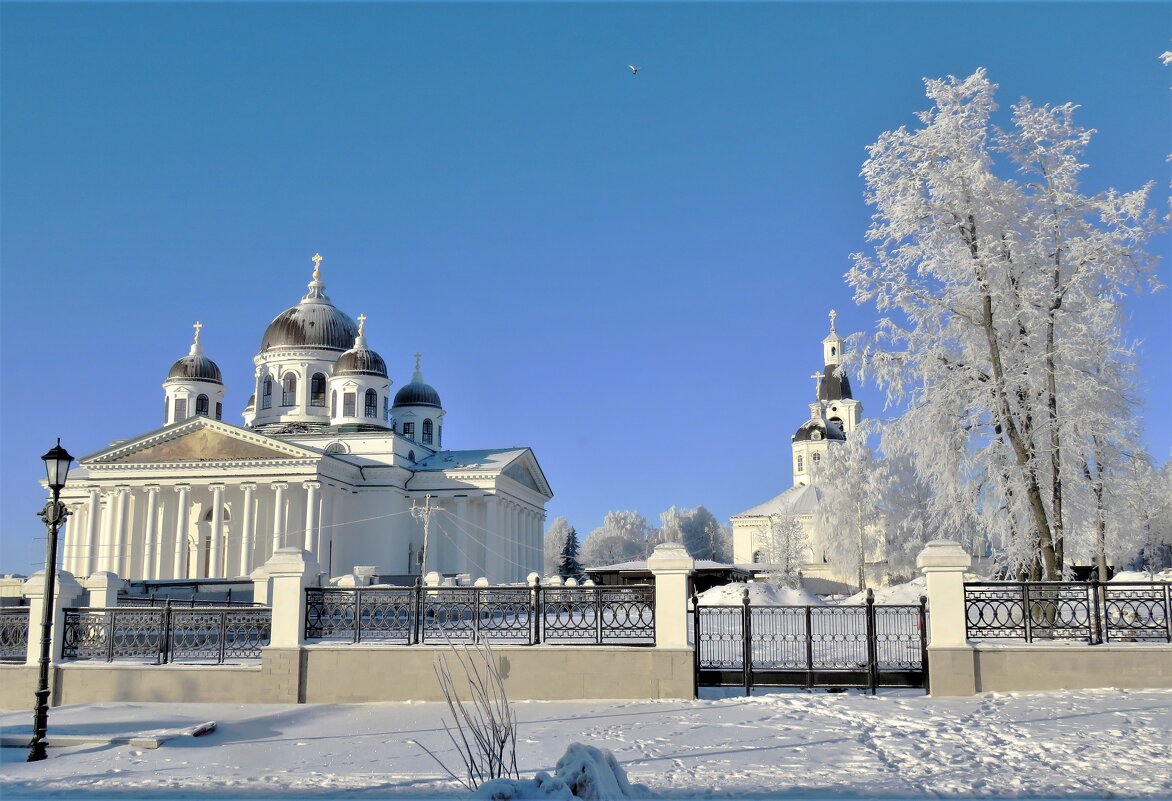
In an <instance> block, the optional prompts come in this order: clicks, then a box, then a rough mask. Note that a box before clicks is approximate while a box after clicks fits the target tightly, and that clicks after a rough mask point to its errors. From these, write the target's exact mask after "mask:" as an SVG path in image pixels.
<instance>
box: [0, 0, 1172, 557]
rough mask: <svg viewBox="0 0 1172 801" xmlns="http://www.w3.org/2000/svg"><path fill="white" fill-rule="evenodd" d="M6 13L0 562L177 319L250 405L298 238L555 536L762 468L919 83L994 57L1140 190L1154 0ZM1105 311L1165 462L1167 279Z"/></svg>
mask: <svg viewBox="0 0 1172 801" xmlns="http://www.w3.org/2000/svg"><path fill="white" fill-rule="evenodd" d="M0 23H2V25H0V28H2V31H0V36H2V39H0V45H2V48H0V49H2V63H0V68H2V75H0V82H2V83H0V88H2V92H3V94H2V112H3V113H2V115H0V116H2V123H0V124H2V129H0V134H2V139H0V147H2V153H0V156H2V164H0V168H2V172H0V195H2V197H0V200H2V212H3V215H2V223H0V224H2V230H0V234H2V237H0V243H2V245H0V246H2V251H0V257H2V267H3V273H2V277H3V282H2V285H0V312H2V314H0V326H2V328H0V334H2V339H0V348H2V352H0V357H2V362H3V373H2V377H3V383H2V387H0V404H2V405H0V505H2V508H0V547H2V552H0V570H2V571H18V572H24V573H28V572H31V571H32V570H34V569H35V568H36V566H37V563H38V561H40V560H42V559H43V547H44V546H43V526H42V525H41V523H40V521H39V520H37V518H36V517H34V513H35V511H36V510H37V509H38V508H39V507H40V505H41V504H42V503H43V500H44V496H43V493H42V491H41V490H40V488H39V487H38V486H37V484H36V481H37V479H38V478H39V477H43V472H42V469H41V463H40V461H39V458H38V457H39V456H40V455H41V454H42V453H43V452H44V451H45V450H46V449H48V447H49V446H51V445H52V444H53V442H54V438H55V437H58V436H59V437H61V442H62V444H63V445H65V446H66V447H67V448H68V449H69V450H70V451H72V452H73V453H74V454H76V455H79V456H80V455H86V454H89V453H92V452H94V451H96V450H98V449H100V448H102V447H103V446H105V445H106V444H108V443H109V442H110V441H111V440H114V439H123V438H127V437H131V436H134V435H137V434H140V433H143V432H145V431H149V430H151V429H153V428H155V427H157V426H158V425H159V424H160V423H161V417H162V389H161V388H160V384H161V382H162V381H163V379H164V377H165V376H166V372H167V369H168V368H169V366H170V365H171V363H172V362H173V361H174V360H175V359H177V358H178V357H180V356H182V355H184V354H185V353H186V350H187V347H188V344H189V342H190V338H191V324H192V323H193V322H194V321H195V320H197V319H198V320H200V321H202V322H203V323H204V325H205V328H204V329H203V342H204V345H205V348H206V350H207V353H208V355H209V356H211V357H212V358H213V359H215V360H216V361H217V362H218V363H219V365H220V367H221V368H222V370H223V373H224V379H225V383H226V385H227V387H228V393H227V397H226V402H225V413H224V416H225V419H226V420H228V421H229V422H233V423H237V424H238V423H239V422H240V417H239V412H240V410H241V409H242V408H243V406H244V404H245V402H246V400H247V398H248V395H249V393H250V386H251V383H252V363H251V358H252V356H253V355H254V354H255V353H256V350H257V348H258V347H259V344H260V338H261V334H262V333H263V331H264V329H265V326H266V325H267V324H268V322H269V320H270V319H272V317H274V316H275V315H276V314H278V313H279V312H280V311H282V310H283V309H284V308H286V307H288V306H290V305H292V304H294V303H295V302H296V301H297V300H298V299H299V298H300V296H301V295H302V293H303V292H304V289H305V283H306V282H307V281H308V279H309V273H310V270H311V265H310V262H309V257H310V256H311V255H312V254H313V253H314V252H315V251H321V253H322V254H323V255H324V256H325V262H324V264H323V272H324V278H325V280H326V282H327V283H328V285H329V293H330V295H331V296H332V298H333V299H334V301H335V303H336V304H337V305H339V306H340V307H341V308H343V309H345V310H346V311H347V312H349V313H350V314H351V315H352V316H356V315H358V314H359V313H360V312H361V313H365V314H366V315H367V316H368V317H369V321H368V323H367V333H368V335H369V339H370V342H371V346H372V347H374V348H375V349H377V350H378V351H379V352H380V353H381V354H382V355H383V356H384V358H385V359H386V360H387V363H388V365H389V367H390V370H391V376H392V378H393V379H394V381H395V383H396V385H400V386H401V385H402V384H403V383H404V382H405V381H408V380H410V370H411V354H412V353H414V352H415V351H416V350H419V351H422V352H423V353H424V370H425V373H426V377H427V379H428V381H429V382H430V383H432V384H433V385H435V386H436V388H437V389H438V390H439V391H440V393H441V395H442V396H443V400H444V405H445V407H446V408H447V410H448V416H447V418H446V421H445V422H446V426H445V432H444V435H445V443H446V444H447V445H448V446H450V447H453V448H461V447H466V448H481V447H497V446H512V445H530V446H532V447H533V448H534V450H535V452H536V454H537V457H538V459H539V461H540V462H541V465H542V467H543V468H544V470H545V472H546V474H547V476H548V478H549V480H550V482H551V484H552V486H553V488H554V491H555V493H556V497H555V498H554V500H553V501H552V503H550V505H549V507H548V510H549V513H550V517H551V519H552V517H553V516H557V515H566V516H567V517H568V518H569V519H570V521H571V522H572V523H573V524H574V525H576V526H577V527H578V529H579V531H581V532H582V533H583V534H585V533H586V532H588V531H589V530H590V529H592V528H594V527H595V526H597V525H598V524H599V523H600V522H601V519H602V517H603V515H604V514H605V513H606V511H607V510H609V509H620V508H634V509H637V510H639V511H640V512H642V513H643V514H645V515H647V517H648V518H650V519H652V520H655V519H656V517H657V515H658V513H659V512H660V511H662V510H663V509H665V508H667V507H668V506H669V505H671V504H678V505H684V506H694V505H696V504H705V505H707V506H708V508H709V509H711V510H712V511H713V513H715V514H716V515H717V516H718V517H719V518H721V519H724V520H727V518H728V517H729V516H730V515H732V514H735V513H736V512H738V511H741V510H743V509H745V508H747V507H749V506H752V505H754V504H757V503H759V502H761V501H763V500H765V499H767V498H769V497H771V496H772V495H774V494H775V493H777V492H779V491H781V490H782V489H784V488H786V487H787V486H789V483H790V473H789V437H790V435H791V434H792V433H793V430H794V429H795V428H796V427H797V426H798V425H799V424H800V423H801V422H802V421H803V420H804V419H805V417H806V415H807V414H808V410H807V403H808V402H809V400H810V398H811V396H812V392H813V384H812V381H811V380H810V379H809V378H808V377H807V376H809V375H810V373H811V372H812V371H813V370H814V369H816V368H817V367H818V366H819V361H820V358H821V350H820V345H819V340H820V339H821V337H822V336H823V335H824V331H825V327H826V312H827V310H828V309H830V308H831V307H833V308H836V309H837V310H838V311H839V317H838V321H839V330H840V331H841V332H843V333H847V332H850V331H855V330H860V329H868V328H870V327H871V326H872V325H873V322H874V312H873V310H872V309H869V308H859V307H856V306H855V305H854V304H853V302H852V300H851V297H850V293H849V291H848V290H847V288H846V286H845V285H844V284H843V282H842V274H843V273H844V272H845V270H846V269H847V268H848V266H849V254H850V253H851V252H852V251H856V250H860V249H863V248H864V246H865V243H864V239H863V235H864V232H865V230H866V227H867V224H868V219H869V214H870V212H869V210H868V208H867V207H866V205H865V204H864V202H863V198H862V182H861V179H860V178H859V177H858V172H859V168H860V166H861V164H862V161H863V159H864V157H865V152H864V149H865V147H866V146H867V145H868V144H870V143H871V142H873V141H874V140H875V139H876V138H877V137H878V135H879V134H880V133H881V132H883V131H884V130H887V129H891V128H894V127H896V126H899V125H901V124H913V123H914V118H913V113H914V112H915V111H917V110H920V109H923V108H925V107H926V105H927V101H926V99H925V98H924V96H923V86H922V83H921V79H922V78H923V77H925V76H930V77H938V76H943V75H947V74H957V75H962V74H963V75H967V74H969V73H971V72H972V71H973V70H974V69H976V68H977V67H981V66H984V67H987V68H988V70H989V75H990V78H991V79H992V80H994V81H996V82H997V83H999V84H1000V85H1001V91H1000V94H999V97H1000V99H1001V102H1002V105H1003V106H1008V105H1009V103H1011V102H1013V101H1015V100H1016V99H1017V98H1019V97H1021V96H1023V95H1024V96H1029V97H1030V98H1032V99H1033V100H1035V101H1037V102H1054V103H1060V102H1066V101H1074V102H1077V103H1079V104H1081V105H1082V107H1083V108H1082V111H1081V115H1080V118H1081V121H1082V123H1083V124H1085V125H1087V126H1090V127H1094V128H1097V129H1099V131H1100V132H1101V133H1100V134H1099V135H1098V136H1097V137H1096V139H1095V141H1094V144H1093V145H1092V147H1091V150H1090V153H1089V156H1088V160H1089V161H1090V162H1091V164H1092V165H1093V169H1091V170H1090V171H1089V173H1088V175H1087V181H1088V184H1089V187H1090V188H1091V189H1098V188H1103V187H1106V186H1116V187H1119V188H1121V189H1131V188H1135V187H1138V186H1140V185H1142V184H1143V183H1145V182H1147V181H1150V180H1155V181H1156V182H1157V184H1158V189H1157V192H1158V193H1159V194H1160V195H1163V193H1164V192H1165V188H1166V187H1167V185H1168V172H1169V170H1168V164H1167V162H1166V161H1165V157H1166V154H1167V153H1168V151H1169V150H1170V149H1172V145H1170V144H1169V143H1170V133H1172V112H1170V103H1169V100H1170V94H1169V84H1170V83H1172V70H1169V69H1168V68H1165V67H1162V66H1161V65H1160V63H1159V61H1158V59H1157V57H1158V55H1159V54H1160V53H1161V52H1162V51H1164V50H1166V49H1168V48H1169V46H1170V42H1169V32H1170V30H1172V8H1170V7H1169V6H1168V5H1167V4H1147V5H1124V4H1118V3H1111V4H1106V3H1104V4H1076V5H1059V4H1033V5H1013V4H990V5H982V4H977V3H963V4H954V5H936V4H912V5H894V4H867V5H848V4H834V5H812V4H803V5H798V4H760V5H758V4H751V5H720V6H714V5H684V4H654V5H530V4H518V5H475V6H465V5H370V4H362V5H316V4H296V5H228V4H224V5H219V4H215V5H190V6H189V5H166V6H158V5H137V4H131V5H85V6H75V5H16V4H12V3H5V4H4V5H3V7H2V8H0ZM628 63H635V64H640V65H642V66H643V67H644V70H643V71H642V72H640V73H639V75H638V76H634V77H632V75H631V74H630V72H629V71H628V70H627V66H626V65H627V64H628ZM1157 207H1158V208H1163V201H1162V200H1160V201H1157ZM1155 249H1156V251H1157V252H1159V253H1161V254H1163V255H1166V254H1167V251H1168V250H1169V240H1168V238H1167V236H1164V237H1162V238H1161V239H1160V240H1159V241H1158V242H1156V243H1155ZM1160 270H1161V277H1162V279H1163V281H1164V282H1165V283H1172V281H1170V280H1169V267H1168V263H1167V262H1166V261H1165V262H1164V263H1163V264H1162V266H1161V268H1160ZM1130 313H1131V315H1132V322H1131V326H1130V330H1129V332H1130V334H1131V335H1133V336H1135V337H1138V338H1141V339H1143V340H1144V345H1143V347H1142V348H1141V351H1140V355H1141V359H1142V364H1143V376H1144V380H1145V385H1144V387H1143V392H1142V394H1141V398H1142V400H1143V401H1144V403H1145V404H1146V410H1145V412H1144V414H1145V418H1146V432H1147V434H1146V436H1147V443H1148V446H1149V448H1150V450H1151V451H1152V452H1153V453H1154V454H1155V455H1156V457H1157V458H1158V459H1159V460H1161V461H1162V460H1165V459H1167V458H1168V455H1169V450H1170V447H1172V425H1170V423H1169V419H1168V411H1169V406H1168V397H1169V394H1170V393H1172V376H1170V368H1169V365H1170V364H1172V334H1170V323H1169V321H1170V320H1172V293H1169V292H1164V293H1161V294H1159V295H1155V296H1145V297H1142V298H1140V299H1138V300H1135V301H1134V302H1132V303H1131V306H1130ZM856 386H858V382H856ZM857 395H858V396H859V397H860V398H861V399H862V401H863V402H864V404H865V408H866V411H867V413H868V414H875V413H879V412H881V409H882V402H881V400H880V398H879V396H878V395H877V393H876V390H875V389H874V387H869V386H858V391H857Z"/></svg>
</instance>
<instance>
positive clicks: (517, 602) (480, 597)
mask: <svg viewBox="0 0 1172 801" xmlns="http://www.w3.org/2000/svg"><path fill="white" fill-rule="evenodd" d="M305 639H307V640H322V641H333V642H350V643H359V642H371V641H375V642H384V643H391V644H399V645H412V644H418V643H423V644H434V643H442V642H447V641H456V642H480V641H483V640H492V641H493V642H499V643H513V644H518V645H538V644H541V643H542V642H546V643H549V644H553V645H557V644H566V645H590V644H595V645H598V644H605V645H654V644H655V588H654V587H650V586H642V585H638V586H629V587H576V588H571V587H542V586H541V585H540V584H538V585H535V586H533V587H420V586H415V587H356V588H353V589H341V588H316V587H310V588H308V589H306V591H305Z"/></svg>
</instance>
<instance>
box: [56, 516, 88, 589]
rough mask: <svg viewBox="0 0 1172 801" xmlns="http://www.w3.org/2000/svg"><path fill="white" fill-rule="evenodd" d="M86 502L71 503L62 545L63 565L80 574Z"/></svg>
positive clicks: (66, 568)
mask: <svg viewBox="0 0 1172 801" xmlns="http://www.w3.org/2000/svg"><path fill="white" fill-rule="evenodd" d="M84 509H85V504H84V503H82V502H81V501H72V502H71V503H70V504H69V516H68V517H66V518H65V523H64V525H65V531H64V536H63V537H62V539H63V540H64V545H62V547H61V566H62V567H63V568H65V570H67V571H68V572H70V573H72V574H73V575H75V576H76V575H78V573H79V570H78V564H79V563H80V562H81V554H82V550H81V541H82V538H83V537H84V536H85V525H84V523H83V522H82V513H83V511H84Z"/></svg>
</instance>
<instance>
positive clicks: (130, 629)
mask: <svg viewBox="0 0 1172 801" xmlns="http://www.w3.org/2000/svg"><path fill="white" fill-rule="evenodd" d="M271 631H272V610H271V609H268V608H265V607H250V608H238V607H233V608H227V607H217V608H206V607H205V608H201V607H196V608H194V609H192V608H190V607H173V606H161V607H153V608H139V607H116V608H112V609H97V608H92V609H66V610H65V631H64V643H63V646H62V656H63V657H64V658H65V659H77V660H90V659H93V660H102V661H106V662H112V661H114V660H116V659H117V660H130V661H138V662H150V663H154V664H166V663H168V662H183V663H194V664H221V663H223V662H225V661H228V660H232V661H237V660H244V659H259V658H260V655H261V648H262V647H264V646H265V645H267V644H268V642H269V637H270V634H271Z"/></svg>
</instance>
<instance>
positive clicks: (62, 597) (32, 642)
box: [22, 570, 85, 665]
mask: <svg viewBox="0 0 1172 801" xmlns="http://www.w3.org/2000/svg"><path fill="white" fill-rule="evenodd" d="M22 591H23V593H24V597H25V598H27V599H28V651H27V656H26V657H25V664H26V665H37V664H39V663H40V661H41V631H42V628H41V624H42V621H43V618H44V614H45V571H44V570H38V571H37V572H36V573H34V574H33V575H32V577H31V578H30V579H29V580H28V581H26V582H25V583H24V587H23V590H22ZM83 597H85V590H84V589H83V588H82V586H81V584H79V583H78V582H77V579H75V578H74V577H73V574H72V573H69V572H67V571H65V570H58V571H57V586H56V588H55V589H54V590H53V628H52V630H51V635H50V636H51V637H52V640H51V642H52V647H51V648H50V650H49V661H50V662H51V663H56V662H60V661H61V644H62V643H63V642H64V641H65V614H64V612H62V610H63V609H65V608H66V607H70V606H77V605H78V603H80V602H81V600H82V598H83Z"/></svg>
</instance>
